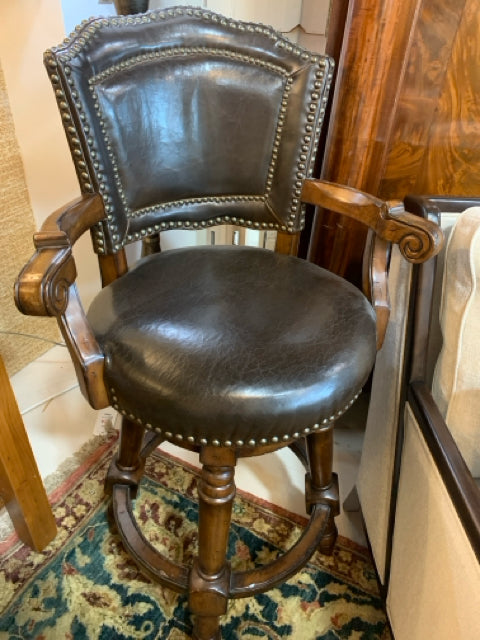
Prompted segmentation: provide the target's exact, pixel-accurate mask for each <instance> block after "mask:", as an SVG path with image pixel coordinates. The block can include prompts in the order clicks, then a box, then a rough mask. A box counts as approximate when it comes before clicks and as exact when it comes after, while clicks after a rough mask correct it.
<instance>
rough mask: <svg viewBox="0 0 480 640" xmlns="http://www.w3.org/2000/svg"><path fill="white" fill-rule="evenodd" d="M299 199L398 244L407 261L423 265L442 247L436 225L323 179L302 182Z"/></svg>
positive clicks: (396, 205)
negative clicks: (347, 218)
mask: <svg viewBox="0 0 480 640" xmlns="http://www.w3.org/2000/svg"><path fill="white" fill-rule="evenodd" d="M302 200H303V201H304V202H309V203H311V204H314V205H317V206H320V207H324V208H325V209H329V210H331V211H336V212H337V213H341V214H343V215H345V216H348V217H349V218H354V219H355V220H358V221H359V222H363V223H364V224H365V225H367V226H368V227H369V228H370V229H372V230H373V231H374V232H375V233H376V234H377V235H378V237H379V238H381V239H382V240H386V241H387V242H393V243H394V244H398V246H399V249H400V251H401V253H402V255H403V256H404V258H405V259H406V260H408V261H409V262H414V263H419V262H425V260H428V259H429V258H432V257H433V256H434V255H436V254H437V253H438V252H439V251H440V249H441V248H442V245H443V234H442V231H441V229H440V228H439V227H438V226H437V225H436V224H434V223H433V222H430V221H429V220H425V219H424V218H420V217H418V216H414V215H413V214H411V213H407V212H406V211H405V210H404V209H403V204H402V203H401V202H398V201H395V202H384V201H383V200H380V199H379V198H376V197H374V196H371V195H369V194H367V193H363V192H362V191H359V190H358V189H353V188H352V187H345V186H342V185H338V184H334V183H332V182H326V181H324V180H305V182H304V186H303V190H302Z"/></svg>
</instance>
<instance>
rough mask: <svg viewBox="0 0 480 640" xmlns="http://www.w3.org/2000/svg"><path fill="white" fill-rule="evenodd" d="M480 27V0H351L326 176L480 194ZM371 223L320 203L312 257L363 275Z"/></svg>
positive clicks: (376, 189) (388, 194)
mask: <svg viewBox="0 0 480 640" xmlns="http://www.w3.org/2000/svg"><path fill="white" fill-rule="evenodd" d="M332 3H333V4H332V6H333V8H335V7H337V8H338V7H339V6H340V7H341V6H344V5H345V1H344V0H332ZM479 33H480V0H456V2H451V1H450V0H404V1H403V2H398V1H397V0H350V2H349V3H348V11H347V15H346V21H345V31H344V37H343V45H342V49H341V54H340V57H339V60H338V62H337V79H336V89H335V93H334V98H333V103H332V114H331V118H330V126H329V131H328V137H327V141H326V147H325V153H324V162H323V168H322V176H323V177H324V178H325V179H326V180H331V181H334V182H341V183H343V184H347V185H350V186H354V187H357V188H359V189H363V190H365V191H369V192H370V193H373V194H375V195H378V196H380V197H382V198H385V199H402V198H403V197H404V196H405V195H406V194H408V193H412V194H425V193H438V194H443V195H451V194H456V195H479V193H480V179H479V176H480V102H479V101H478V95H479V90H480V64H479V61H480V39H479V38H478V34H479ZM338 227H341V233H340V234H339V233H337V230H338ZM334 230H335V233H336V238H338V239H334V233H333V231H334ZM365 233H366V232H365V230H364V229H363V228H362V227H361V226H360V225H358V223H355V222H353V221H350V220H346V219H344V218H340V217H339V216H337V215H336V214H333V213H330V212H327V211H318V212H317V215H316V220H315V223H314V227H313V230H312V236H311V242H310V248H309V257H310V259H312V260H313V261H314V262H316V263H318V264H321V265H323V266H327V267H328V268H330V269H332V270H333V271H335V272H336V273H340V274H342V275H346V276H347V277H349V278H350V279H351V280H353V281H358V280H359V274H360V271H361V262H362V253H363V247H364V241H365ZM339 235H342V236H343V237H339ZM345 246H346V247H347V249H346V250H345ZM337 247H342V250H341V251H340V250H339V249H337Z"/></svg>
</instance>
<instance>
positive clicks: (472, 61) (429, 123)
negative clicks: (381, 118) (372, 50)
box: [379, 0, 480, 198]
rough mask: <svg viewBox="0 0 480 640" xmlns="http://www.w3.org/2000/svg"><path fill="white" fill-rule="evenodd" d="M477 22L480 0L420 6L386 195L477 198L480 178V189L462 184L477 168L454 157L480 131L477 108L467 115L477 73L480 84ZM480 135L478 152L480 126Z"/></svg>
mask: <svg viewBox="0 0 480 640" xmlns="http://www.w3.org/2000/svg"><path fill="white" fill-rule="evenodd" d="M474 5H475V6H474ZM472 10H473V13H474V14H475V15H473V16H472V15H471V14H472ZM479 18H480V5H479V2H478V0H474V2H469V1H468V0H457V2H455V3H450V2H446V1H445V0H427V1H426V2H425V3H424V5H423V6H422V10H421V12H420V15H419V20H418V23H417V27H416V30H415V38H414V41H413V43H412V48H411V50H410V56H409V60H408V65H407V68H406V75H405V80H404V82H403V88H402V91H401V94H400V97H399V101H398V106H397V110H396V114H395V122H394V126H393V130H392V141H391V146H390V149H389V153H388V161H387V166H386V168H385V173H384V176H383V177H382V182H381V185H380V192H379V193H380V195H381V197H383V198H394V197H395V198H398V197H399V198H403V197H404V196H405V194H408V193H414V194H422V193H432V192H434V193H442V194H455V193H458V194H464V195H470V194H472V195H475V193H477V194H478V192H479V189H478V187H476V186H475V187H474V185H475V182H478V177H477V180H473V181H472V180H470V183H471V184H470V188H472V187H473V188H474V189H475V188H476V191H473V192H471V191H469V190H468V189H469V187H468V185H465V184H463V183H464V182H465V181H464V180H461V181H459V178H460V174H461V173H463V172H464V171H465V170H466V172H467V173H470V171H471V167H470V168H469V167H468V166H467V164H465V161H467V163H468V159H467V158H465V160H464V159H463V158H461V159H459V161H457V162H455V167H453V166H452V165H451V162H450V158H449V157H448V156H450V155H452V157H453V156H456V155H457V153H458V152H460V153H461V151H460V150H461V148H462V147H463V146H464V145H465V143H467V145H468V146H469V147H470V142H474V138H475V133H474V129H475V128H476V127H478V122H479V115H480V114H479V108H478V107H476V109H475V106H476V105H472V106H473V107H474V108H473V109H471V108H470V113H469V114H467V113H466V111H465V107H466V106H467V102H471V101H472V100H471V97H469V96H470V95H471V91H472V85H474V84H475V76H477V80H476V84H477V85H478V81H479V80H480V75H479V73H478V63H479V62H480V59H479V48H478V47H479V44H478V36H479V34H480V31H479ZM468 32H470V36H468V35H467V34H468ZM472 36H473V37H472ZM469 40H470V43H469ZM475 49H476V51H475ZM477 90H478V86H477ZM477 95H478V94H477ZM462 111H463V113H462ZM475 111H476V114H475ZM465 116H466V117H467V118H469V119H471V122H472V125H473V123H476V124H474V125H473V126H470V131H467V127H468V124H467V123H466V122H465ZM471 134H473V138H472V137H471ZM476 138H477V139H476V146H477V147H478V146H479V143H480V140H479V138H478V128H477V133H476ZM474 143H475V142H474ZM478 159H479V158H478V156H477V162H476V165H477V167H476V172H477V176H478V168H479V165H478ZM461 165H463V166H461ZM458 170H460V172H459V173H457V171H458ZM446 179H447V181H449V182H450V184H449V185H448V186H447V184H446V182H445V180H446ZM466 189H467V190H466Z"/></svg>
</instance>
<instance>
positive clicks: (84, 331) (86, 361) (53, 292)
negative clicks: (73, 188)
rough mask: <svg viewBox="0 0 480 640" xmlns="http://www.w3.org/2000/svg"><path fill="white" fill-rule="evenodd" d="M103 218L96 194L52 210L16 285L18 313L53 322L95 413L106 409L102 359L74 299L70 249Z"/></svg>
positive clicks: (101, 354) (81, 387) (72, 259)
mask: <svg viewBox="0 0 480 640" xmlns="http://www.w3.org/2000/svg"><path fill="white" fill-rule="evenodd" d="M104 217H105V210H104V206H103V201H102V198H101V196H99V195H98V194H94V195H83V196H81V197H79V198H77V199H76V200H73V201H72V202H70V203H69V204H68V205H66V206H65V207H63V208H61V209H58V210H57V211H55V212H54V213H53V214H52V215H51V216H49V217H48V218H47V219H46V220H45V222H44V224H43V225H42V228H41V229H40V231H39V232H38V233H35V234H34V236H33V242H34V245H35V248H36V252H35V254H34V255H33V256H32V258H31V259H30V260H29V262H28V263H27V264H26V265H25V267H24V268H23V269H22V271H21V272H20V275H19V276H18V278H17V281H16V283H15V302H16V305H17V307H18V309H19V310H20V311H21V312H22V313H24V314H26V315H38V316H55V317H56V319H57V321H58V324H59V327H60V330H61V332H62V335H63V338H64V340H65V343H66V345H67V347H68V349H69V351H70V355H71V357H72V360H73V363H74V366H75V370H76V373H77V377H78V380H79V383H80V389H81V391H82V393H83V394H84V395H85V397H86V398H87V399H88V400H89V402H90V404H91V405H92V406H93V407H94V408H95V409H100V408H103V407H106V406H108V405H109V401H108V398H107V393H106V389H105V386H104V382H103V361H104V355H103V353H102V351H101V349H100V347H99V345H98V343H97V341H96V339H95V336H94V334H93V332H92V330H91V328H90V326H89V324H88V321H87V318H86V316H85V312H84V310H83V307H82V304H81V302H80V298H79V296H78V291H77V287H76V285H75V279H76V277H77V269H76V266H75V261H74V258H73V255H72V247H73V244H74V243H75V242H76V240H77V239H78V238H79V237H80V236H81V235H82V234H83V233H84V232H85V231H87V230H88V229H90V228H91V227H92V226H93V225H94V224H96V223H97V222H99V221H100V220H102V219H103V218H104Z"/></svg>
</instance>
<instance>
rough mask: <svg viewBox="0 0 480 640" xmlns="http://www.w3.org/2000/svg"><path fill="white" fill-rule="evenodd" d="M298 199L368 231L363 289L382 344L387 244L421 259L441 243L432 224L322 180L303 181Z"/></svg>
mask: <svg viewBox="0 0 480 640" xmlns="http://www.w3.org/2000/svg"><path fill="white" fill-rule="evenodd" d="M302 200H303V201H304V202H309V203H311V204H314V205H317V206H319V207H323V208H325V209H329V210H331V211H336V212H337V213H341V214H343V215H345V216H348V217H349V218H354V219H355V220H358V221H359V222H362V223H364V224H365V225H366V226H367V227H369V229H370V230H371V232H370V233H369V236H368V240H367V246H366V250H365V266H367V265H368V269H367V268H365V266H364V276H363V289H364V291H365V294H366V295H367V296H368V297H369V298H370V300H371V302H372V304H373V306H374V308H375V311H376V313H377V348H378V349H380V347H381V346H382V344H383V340H384V337H385V331H386V327H387V324H388V318H389V314H390V304H389V300H388V287H387V269H386V268H387V262H388V243H395V244H398V246H399V249H400V251H401V253H402V255H403V256H404V258H406V259H407V260H408V261H409V262H413V263H420V262H425V260H428V259H429V258H432V257H433V256H435V255H436V254H437V253H438V252H439V251H440V249H441V248H442V246H443V233H442V231H441V229H440V227H438V226H437V225H436V224H434V223H433V222H431V221H430V220H426V219H425V218H421V217H419V216H415V215H413V214H411V213H408V212H406V211H405V209H404V207H403V203H402V202H401V201H394V202H384V201H383V200H380V199H379V198H376V197H374V196H371V195H369V194H367V193H364V192H362V191H359V190H358V189H353V188H352V187H346V186H342V185H339V184H334V183H332V182H326V181H324V180H313V179H312V180H306V181H305V182H304V185H303V189H302Z"/></svg>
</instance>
